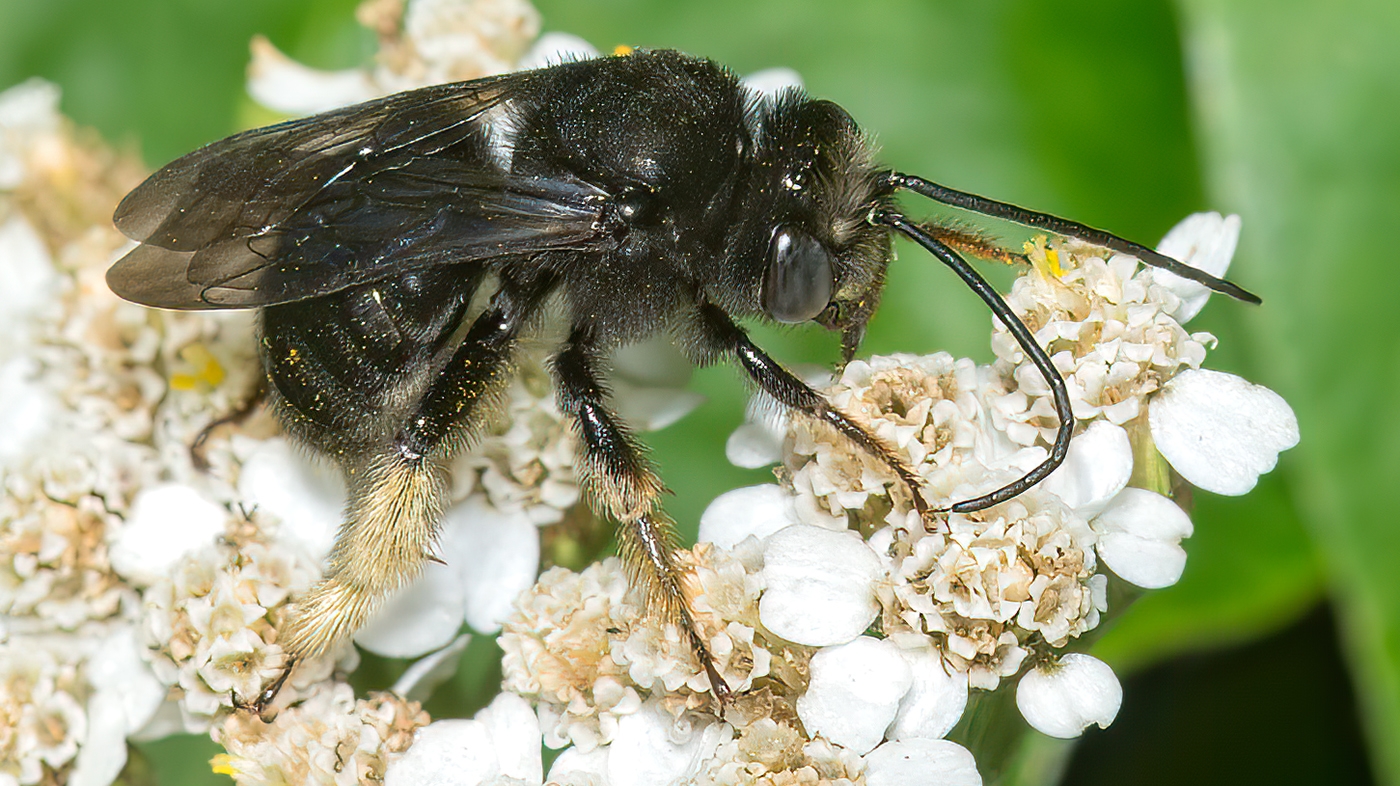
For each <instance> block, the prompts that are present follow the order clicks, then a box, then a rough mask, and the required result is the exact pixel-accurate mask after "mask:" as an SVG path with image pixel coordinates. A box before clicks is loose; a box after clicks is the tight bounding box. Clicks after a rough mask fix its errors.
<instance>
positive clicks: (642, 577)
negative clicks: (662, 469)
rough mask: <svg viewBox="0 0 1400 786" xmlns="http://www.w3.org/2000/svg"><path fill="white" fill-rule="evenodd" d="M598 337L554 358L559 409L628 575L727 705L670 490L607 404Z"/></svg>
mask: <svg viewBox="0 0 1400 786" xmlns="http://www.w3.org/2000/svg"><path fill="white" fill-rule="evenodd" d="M596 367H597V353H596V350H595V349H594V345H593V342H592V340H591V338H590V336H589V335H588V334H587V333H586V332H584V331H579V330H576V331H575V332H574V334H573V335H571V336H570V337H569V340H568V342H567V343H566V344H565V345H564V347H563V348H562V349H561V350H560V351H559V353H558V354H557V355H555V357H554V374H555V377H556V379H557V380H558V383H559V408H560V409H561V410H562V411H563V412H564V413H565V414H567V415H569V416H570V418H571V419H572V421H573V424H574V429H575V431H576V432H577V433H578V435H579V439H580V441H581V442H582V445H583V448H582V449H583V459H584V461H583V472H582V474H583V481H584V485H585V488H587V490H588V492H589V495H590V497H591V498H592V500H593V501H594V504H595V505H596V506H598V507H601V508H602V510H604V511H606V512H607V513H608V514H609V515H610V516H612V517H613V518H614V519H615V520H616V521H617V522H618V534H617V539H618V546H619V552H620V553H621V556H622V561H623V563H624V564H625V565H626V566H627V572H628V578H629V580H630V581H631V584H632V586H633V587H635V588H637V589H640V590H642V592H643V595H644V596H645V598H646V602H647V607H648V609H650V610H654V611H655V612H657V613H659V615H660V617H661V619H662V620H664V621H667V622H674V623H676V625H677V626H678V627H679V629H680V630H681V631H682V632H683V634H684V635H685V636H686V638H688V639H689V640H690V645H691V649H692V650H693V651H694V652H695V657H696V659H697V660H698V661H699V662H700V664H701V666H702V667H703V668H704V669H705V674H706V676H707V677H709V680H710V688H711V691H712V692H713V693H714V696H715V699H716V700H717V701H718V702H719V705H720V708H721V710H722V709H723V707H724V704H725V702H727V701H728V700H729V698H730V695H731V694H730V690H729V685H728V684H727V683H726V682H725V681H724V679H723V678H722V677H721V676H720V674H719V670H718V669H716V668H715V664H714V657H713V656H712V655H711V653H710V647H709V643H708V642H707V641H705V637H704V636H703V635H702V634H701V633H700V631H699V628H698V627H697V626H696V624H695V616H694V613H693V611H692V609H691V603H690V596H689V593H688V592H687V591H686V585H685V574H684V571H683V570H682V568H681V567H680V566H679V565H678V564H677V563H676V558H675V551H676V536H675V528H674V525H673V524H672V522H671V520H670V519H669V518H667V517H666V515H665V514H664V513H662V512H661V510H660V506H659V505H658V504H657V497H658V496H659V495H660V494H661V492H662V490H663V489H664V488H665V487H664V486H663V485H662V483H661V480H660V479H659V478H658V477H657V475H656V472H655V470H654V469H653V468H652V466H651V462H649V461H647V459H646V456H645V455H644V453H643V450H642V448H641V447H640V446H639V445H638V444H637V442H636V441H635V440H634V439H633V437H632V435H631V434H630V433H629V432H628V430H627V428H626V427H625V426H624V425H623V424H622V422H621V421H620V420H619V419H618V418H617V416H616V415H615V414H613V413H612V412H611V411H610V410H609V409H608V407H607V405H606V403H605V400H606V398H607V390H606V389H605V388H604V386H603V384H602V383H601V381H600V380H599V378H598V374H597V372H596Z"/></svg>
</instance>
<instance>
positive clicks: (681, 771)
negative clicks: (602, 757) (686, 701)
mask: <svg viewBox="0 0 1400 786" xmlns="http://www.w3.org/2000/svg"><path fill="white" fill-rule="evenodd" d="M695 722H697V719H696V718H693V717H685V718H682V719H680V720H676V719H674V718H672V717H671V715H670V714H669V713H667V712H666V711H665V710H664V709H662V708H661V705H660V702H659V701H658V700H656V699H653V700H651V701H649V702H647V703H646V704H645V705H644V706H643V707H642V708H641V709H640V710H638V711H636V712H634V713H632V714H631V715H624V716H623V717H622V718H620V719H619V720H618V722H617V733H616V734H615V735H614V736H613V741H612V745H611V746H610V747H611V748H612V751H611V752H610V753H609V754H608V778H607V782H608V784H610V786H660V785H661V784H669V783H674V782H676V781H680V780H683V779H686V778H694V777H695V776H697V775H699V774H700V772H701V771H702V770H703V769H704V766H705V764H706V763H707V761H708V760H709V759H710V758H711V757H712V756H713V755H714V752H715V748H717V747H718V746H719V744H720V742H722V741H723V739H724V738H725V737H727V736H728V734H729V731H728V728H727V725H726V724H722V723H709V724H705V725H704V726H700V727H696V726H694V725H689V724H692V723H695Z"/></svg>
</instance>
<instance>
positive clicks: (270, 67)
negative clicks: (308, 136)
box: [248, 36, 378, 115]
mask: <svg viewBox="0 0 1400 786" xmlns="http://www.w3.org/2000/svg"><path fill="white" fill-rule="evenodd" d="M252 50H253V59H252V61H251V62H250V63H249V64H248V94H249V95H251V96H252V97H253V100H254V101H257V102H258V103H259V104H262V105H263V106H265V107H267V108H268V109H272V110H274V111H277V112H283V113H286V114H289V115H314V114H316V113H318V112H325V111H327V110H329V109H335V108H337V107H342V106H349V105H350V104H358V103H360V102H361V101H368V100H369V99H371V98H374V97H375V95H377V94H378V91H377V90H375V88H374V84H373V83H372V82H371V81H370V78H369V74H367V73H366V72H364V71H361V70H360V69H358V68H352V69H348V70H345V71H321V70H318V69H315V68H308V67H307V66H304V65H302V64H301V63H298V62H297V61H295V60H293V59H291V58H290V57H287V56H286V55H284V54H282V52H280V51H278V49H277V47H275V46H273V45H272V42H271V41H268V40H267V39H266V38H264V37H262V36H254V37H253V42H252Z"/></svg>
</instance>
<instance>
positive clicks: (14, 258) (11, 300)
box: [0, 215, 59, 349]
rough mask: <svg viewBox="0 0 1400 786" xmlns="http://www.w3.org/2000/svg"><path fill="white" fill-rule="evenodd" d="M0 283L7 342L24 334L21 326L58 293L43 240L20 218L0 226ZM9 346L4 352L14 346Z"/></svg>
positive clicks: (2, 325) (1, 315)
mask: <svg viewBox="0 0 1400 786" xmlns="http://www.w3.org/2000/svg"><path fill="white" fill-rule="evenodd" d="M0 281H4V282H5V307H4V308H3V309H0V330H3V331H4V333H5V336H6V339H7V342H14V340H15V338H16V334H19V335H20V336H23V335H24V332H25V326H24V325H23V323H24V322H25V321H26V320H27V319H29V318H31V317H32V316H34V315H35V314H39V313H42V312H43V311H44V310H45V308H46V307H47V306H49V305H50V304H51V303H53V301H54V297H55V295H57V294H58V282H59V279H58V273H57V271H55V270H54V267H53V260H52V258H51V257H50V256H49V249H48V247H47V246H45V245H44V240H43V238H41V237H39V233H38V231H37V230H35V229H34V227H33V225H31V224H30V223H29V222H28V221H26V220H25V219H24V218H23V217H22V216H19V215H15V216H11V217H10V218H9V219H8V220H7V221H5V223H3V224H0ZM13 346H14V344H13V343H8V346H7V347H6V349H9V348H11V347H13Z"/></svg>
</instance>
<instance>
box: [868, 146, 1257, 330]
mask: <svg viewBox="0 0 1400 786" xmlns="http://www.w3.org/2000/svg"><path fill="white" fill-rule="evenodd" d="M885 177H886V179H887V182H888V183H889V184H890V186H891V187H892V188H906V189H908V190H910V191H913V192H914V193H916V194H921V195H923V196H926V197H928V198H929V199H932V200H933V201H935V202H942V203H943V204H945V205H951V206H953V207H957V208H962V209H963V210H970V211H972V212H974V213H981V214H982V215H984V216H991V217H993V218H1002V219H1006V220H1007V221H1013V222H1015V223H1017V224H1023V225H1025V226H1028V227H1034V228H1036V229H1044V230H1046V231H1047V232H1054V233H1055V234H1057V235H1065V236H1066V237H1073V238H1078V239H1079V240H1083V241H1084V242H1086V243H1092V244H1093V245H1096V246H1103V247H1104V248H1108V249H1112V250H1114V251H1118V252H1121V253H1124V254H1127V255H1129V256H1134V257H1137V258H1138V260H1139V261H1141V262H1143V263H1145V264H1148V265H1151V266H1152V267H1159V268H1161V269H1163V270H1165V271H1167V272H1169V273H1175V274H1176V275H1178V276H1181V277H1182V278H1189V279H1191V280H1192V281H1195V282H1197V283H1199V284H1204V285H1205V286H1207V287H1210V288H1211V289H1213V290H1215V291H1216V292H1221V293H1223V294H1226V295H1229V296H1230V297H1232V298H1235V299H1236V300H1243V301H1244V302H1246V303H1260V302H1262V301H1261V300H1260V299H1259V296H1258V295H1255V294H1254V293H1252V292H1249V291H1247V290H1245V289H1243V288H1241V287H1239V286H1237V285H1235V284H1232V283H1230V282H1229V281H1226V280H1225V279H1223V278H1216V277H1215V276H1212V275H1211V274H1209V273H1206V272H1204V271H1201V270H1197V269H1196V268H1194V267H1191V266H1190V265H1184V264H1182V263H1180V262H1178V261H1176V260H1175V259H1172V258H1171V257H1169V256H1166V255H1165V254H1160V253H1158V252H1156V251H1153V250H1152V249H1150V248H1148V247H1147V246H1142V245H1138V244H1137V243H1134V242H1132V241H1131V240H1124V239H1123V238H1121V237H1118V236H1117V235H1114V234H1111V233H1108V232H1105V231H1103V230H1101V229H1094V228H1093V227H1091V226H1086V225H1084V224H1081V223H1079V222H1078V221H1070V220H1069V219H1067V218H1057V217H1055V216H1052V215H1050V214H1049V213H1038V212H1036V211H1034V210H1027V209H1025V208H1023V207H1017V206H1015V205H1012V204H1009V203H1006V202H998V201H996V200H995V199H988V198H986V197H982V196H977V195H976V194H969V193H967V192H966V191H957V190H955V189H952V188H948V187H946V186H940V185H939V184H937V183H933V182H930V181H928V180H925V179H923V178H921V177H918V176H916V175H906V174H902V173H900V172H890V173H889V174H887V175H886V176H885ZM901 231H903V230H901ZM906 234H908V233H907V232H906ZM910 237H913V236H912V235H910ZM920 242H922V241H920ZM925 247H927V246H925ZM930 250H931V249H930ZM935 253H936V252H935Z"/></svg>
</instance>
